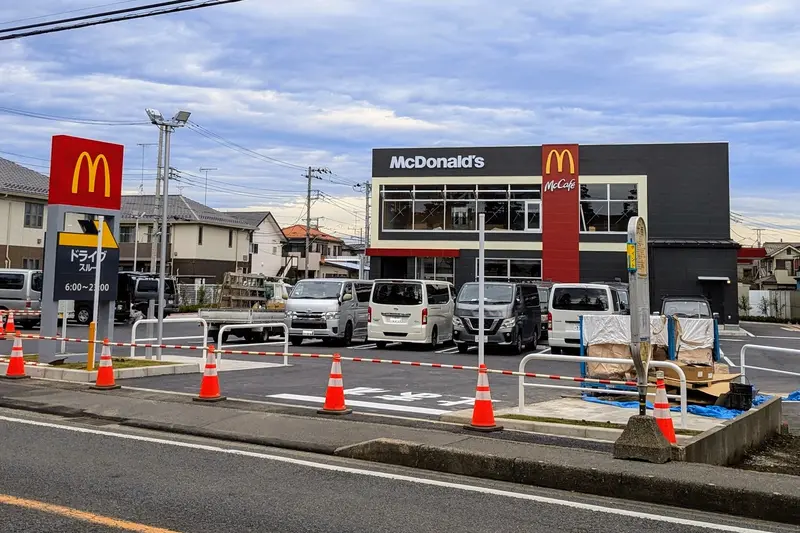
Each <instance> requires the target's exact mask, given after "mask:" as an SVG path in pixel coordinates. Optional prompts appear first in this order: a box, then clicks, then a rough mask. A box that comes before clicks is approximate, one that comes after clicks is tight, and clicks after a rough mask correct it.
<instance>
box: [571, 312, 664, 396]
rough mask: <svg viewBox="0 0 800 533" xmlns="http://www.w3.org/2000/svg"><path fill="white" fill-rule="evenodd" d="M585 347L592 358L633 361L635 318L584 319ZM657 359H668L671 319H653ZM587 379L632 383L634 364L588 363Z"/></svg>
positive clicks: (651, 323)
mask: <svg viewBox="0 0 800 533" xmlns="http://www.w3.org/2000/svg"><path fill="white" fill-rule="evenodd" d="M582 324H583V326H582V331H583V335H582V337H583V338H582V343H583V346H585V350H586V352H585V353H586V355H588V356H589V357H605V358H608V359H631V349H630V342H631V317H630V316H629V315H583V317H582ZM650 340H651V344H652V345H653V351H654V353H653V356H654V358H656V359H662V360H663V359H666V355H667V350H668V345H669V335H668V328H667V317H664V316H651V317H650ZM586 376H587V377H591V378H599V379H618V380H629V379H633V378H634V377H635V376H636V371H635V369H634V367H633V362H631V364H629V365H628V364H625V365H623V364H615V363H586Z"/></svg>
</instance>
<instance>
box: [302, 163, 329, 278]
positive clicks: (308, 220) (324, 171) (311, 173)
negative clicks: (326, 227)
mask: <svg viewBox="0 0 800 533" xmlns="http://www.w3.org/2000/svg"><path fill="white" fill-rule="evenodd" d="M317 173H322V174H330V173H331V171H330V170H328V169H327V168H313V167H308V172H307V173H306V179H307V180H308V189H307V191H306V246H305V250H306V253H305V255H306V261H305V263H306V268H305V279H308V256H309V254H310V253H311V251H310V248H311V180H312V179H318V180H319V179H322V178H320V177H319V176H317V175H316V174H317Z"/></svg>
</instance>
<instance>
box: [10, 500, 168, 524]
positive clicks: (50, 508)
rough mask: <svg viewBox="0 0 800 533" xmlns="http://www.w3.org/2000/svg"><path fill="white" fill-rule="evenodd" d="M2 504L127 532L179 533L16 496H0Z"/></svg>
mask: <svg viewBox="0 0 800 533" xmlns="http://www.w3.org/2000/svg"><path fill="white" fill-rule="evenodd" d="M0 504H5V505H13V506H15V507H23V508H25V509H33V510H34V511H41V512H43V513H50V514H55V515H59V516H63V517H66V518H72V519H74V520H82V521H84V522H90V523H92V524H99V525H102V526H108V527H113V528H117V529H122V530H125V531H136V532H138V533H178V532H177V531H173V530H171V529H162V528H160V527H153V526H148V525H145V524H138V523H136V522H128V521H127V520H119V519H117V518H111V517H108V516H102V515H98V514H94V513H88V512H86V511H79V510H78V509H72V508H71V507H62V506H61V505H54V504H52V503H45V502H39V501H36V500H26V499H23V498H17V497H15V496H9V495H8V494H0Z"/></svg>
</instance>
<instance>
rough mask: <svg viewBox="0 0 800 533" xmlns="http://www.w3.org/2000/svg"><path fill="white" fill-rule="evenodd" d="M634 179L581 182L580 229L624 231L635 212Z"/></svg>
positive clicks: (636, 194) (626, 229)
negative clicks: (616, 181)
mask: <svg viewBox="0 0 800 533" xmlns="http://www.w3.org/2000/svg"><path fill="white" fill-rule="evenodd" d="M638 196H639V195H638V190H637V186H636V184H635V183H611V184H607V183H603V184H589V185H581V209H580V217H581V220H580V222H581V231H587V232H595V231H597V232H626V231H628V221H629V220H630V219H631V217H634V216H636V215H638V214H639V199H638Z"/></svg>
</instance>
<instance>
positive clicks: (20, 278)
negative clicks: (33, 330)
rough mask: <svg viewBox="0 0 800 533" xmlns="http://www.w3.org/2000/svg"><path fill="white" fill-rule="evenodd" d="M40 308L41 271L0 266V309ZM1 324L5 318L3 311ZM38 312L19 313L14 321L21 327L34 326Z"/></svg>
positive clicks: (38, 318) (37, 319) (37, 309)
mask: <svg viewBox="0 0 800 533" xmlns="http://www.w3.org/2000/svg"><path fill="white" fill-rule="evenodd" d="M41 308H42V271H41V270H27V269H14V268H0V311H6V310H8V311H40V310H41ZM2 319H3V324H4V325H5V321H6V320H7V318H6V314H5V313H3V317H2ZM40 319H41V317H40V316H39V314H38V313H35V314H25V313H20V314H18V315H16V316H15V317H14V323H15V324H16V325H18V326H20V327H23V328H30V327H33V326H35V325H36V324H37V323H38V322H39V321H40Z"/></svg>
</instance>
